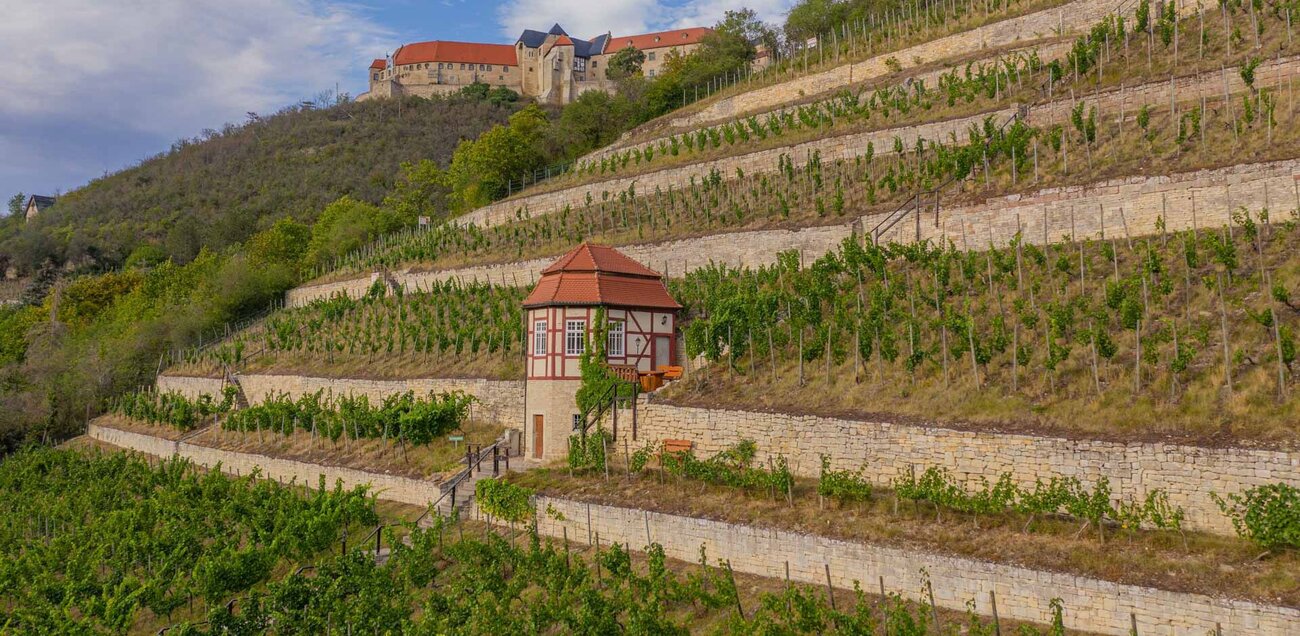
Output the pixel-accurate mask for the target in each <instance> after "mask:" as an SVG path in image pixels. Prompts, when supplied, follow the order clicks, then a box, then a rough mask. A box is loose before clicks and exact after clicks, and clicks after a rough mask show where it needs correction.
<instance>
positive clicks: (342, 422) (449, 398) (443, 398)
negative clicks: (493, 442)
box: [221, 391, 476, 446]
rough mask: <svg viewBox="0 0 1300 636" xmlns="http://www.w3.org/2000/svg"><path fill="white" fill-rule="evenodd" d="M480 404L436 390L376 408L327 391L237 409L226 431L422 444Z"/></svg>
mask: <svg viewBox="0 0 1300 636" xmlns="http://www.w3.org/2000/svg"><path fill="white" fill-rule="evenodd" d="M475 401H476V398H475V397H474V396H472V395H468V394H466V393H463V392H461V391H449V392H446V393H433V392H430V393H429V395H428V396H426V397H423V398H417V397H415V392H414V391H407V392H406V393H400V394H392V395H388V396H387V397H385V398H384V399H383V401H382V402H380V403H379V404H375V405H372V404H371V403H370V398H369V397H367V396H365V395H343V396H340V397H335V398H328V397H324V395H323V391H317V392H316V393H305V394H303V395H302V396H300V397H299V398H298V399H297V400H293V399H290V398H289V396H288V395H287V394H282V393H277V394H274V395H271V396H268V397H267V398H266V399H265V400H264V401H263V402H262V403H260V404H255V405H253V406H250V407H248V408H246V409H241V410H238V411H234V412H233V413H231V414H230V415H229V416H228V417H227V418H226V419H225V421H223V422H222V423H221V428H223V429H225V430H230V431H245V432H247V431H262V430H268V431H273V432H277V433H280V434H282V435H289V434H292V433H293V432H295V431H302V432H306V433H311V434H313V435H319V436H321V437H324V438H328V439H330V440H333V441H336V442H337V441H338V440H339V439H340V438H344V437H346V438H348V439H367V438H370V439H373V438H382V439H384V440H387V439H390V438H391V439H397V440H400V441H405V442H409V443H411V444H415V445H417V446H421V445H424V444H428V443H430V442H433V441H435V440H437V439H439V438H441V437H443V436H444V435H447V434H448V433H451V432H452V431H455V430H457V429H459V428H460V427H461V425H462V424H464V422H465V418H466V416H467V415H468V414H469V406H470V404H472V403H474V402H475Z"/></svg>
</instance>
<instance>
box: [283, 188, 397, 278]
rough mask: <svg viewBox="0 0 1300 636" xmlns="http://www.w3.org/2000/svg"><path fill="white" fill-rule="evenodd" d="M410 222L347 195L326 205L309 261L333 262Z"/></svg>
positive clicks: (314, 228) (313, 232) (314, 229)
mask: <svg viewBox="0 0 1300 636" xmlns="http://www.w3.org/2000/svg"><path fill="white" fill-rule="evenodd" d="M407 222H408V219H405V218H403V217H402V216H400V215H399V213H398V212H395V211H393V210H391V209H388V208H381V207H378V206H375V205H372V204H369V203H366V202H364V201H358V200H356V199H353V198H352V197H350V196H344V197H342V198H340V199H338V200H337V201H334V202H333V203H330V204H329V205H327V206H325V209H324V210H321V213H320V217H319V218H318V219H317V220H316V223H315V224H314V225H312V228H311V240H310V241H309V242H308V243H307V253H306V257H305V258H306V264H308V265H324V264H326V263H329V262H330V261H331V260H332V259H334V258H337V257H339V256H341V255H343V254H347V253H348V252H351V251H352V250H355V249H357V248H358V247H361V246H362V245H365V244H366V243H368V242H369V241H371V240H373V239H374V238H376V237H378V236H380V235H383V234H387V233H389V232H393V231H396V230H397V229H399V228H401V227H402V226H403V225H405V224H407Z"/></svg>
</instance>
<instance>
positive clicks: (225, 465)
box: [86, 423, 441, 506]
mask: <svg viewBox="0 0 1300 636" xmlns="http://www.w3.org/2000/svg"><path fill="white" fill-rule="evenodd" d="M86 435H87V436H89V437H91V438H92V439H96V440H99V441H101V442H105V443H107V444H112V445H113V446H118V447H121V448H127V449H131V450H136V451H140V452H142V453H147V454H149V455H154V456H156V457H164V458H167V457H184V458H185V459H189V460H191V461H193V462H194V463H196V464H198V465H200V466H205V467H208V468H213V467H215V466H216V465H217V464H221V471H222V472H224V473H227V474H231V475H247V474H248V473H249V472H251V471H253V470H255V469H260V470H261V471H262V475H264V476H266V477H267V478H269V479H275V480H277V481H284V482H286V483H287V482H289V481H292V480H297V483H299V484H306V485H309V486H316V485H317V484H318V483H319V481H320V478H321V477H322V476H324V477H325V484H326V486H328V487H333V486H334V484H335V483H336V482H339V481H341V482H342V483H343V487H344V488H353V487H355V486H369V487H370V491H371V492H372V493H376V494H378V495H379V497H381V498H383V499H388V500H391V501H398V502H401V503H405V504H411V505H414V506H427V505H429V503H431V502H433V501H435V500H436V499H437V498H438V497H439V496H440V495H441V493H440V492H439V490H438V484H437V482H434V481H425V480H421V479H411V478H409V477H399V476H396V475H382V474H379V473H370V472H366V471H362V470H355V469H352V468H344V467H341V466H324V465H320V464H309V463H306V462H299V461H294V460H291V459H280V458H278V457H267V456H266V455H257V454H254V453H240V452H235V451H227V450H220V449H216V448H209V447H207V446H199V445H196V444H190V443H187V442H173V441H170V440H165V439H162V438H160V437H154V436H152V435H145V434H142V433H132V432H130V431H123V430H120V429H116V428H110V427H107V426H100V425H98V424H94V423H92V424H90V425H89V426H87V427H86Z"/></svg>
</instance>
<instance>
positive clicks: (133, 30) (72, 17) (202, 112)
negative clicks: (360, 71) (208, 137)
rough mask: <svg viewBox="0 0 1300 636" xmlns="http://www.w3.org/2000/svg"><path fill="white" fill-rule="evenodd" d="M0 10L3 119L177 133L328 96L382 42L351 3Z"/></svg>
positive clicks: (202, 2) (71, 4)
mask: <svg viewBox="0 0 1300 636" xmlns="http://www.w3.org/2000/svg"><path fill="white" fill-rule="evenodd" d="M3 13H4V15H5V20H4V21H0V50H4V51H6V52H7V56H6V57H7V58H8V59H7V60H6V62H5V64H4V65H0V86H4V87H5V90H4V91H3V92H0V116H2V117H5V118H11V117H23V118H27V117H34V118H41V119H50V118H55V117H61V118H70V119H73V120H83V121H85V120H93V121H96V122H98V123H100V124H107V125H113V126H121V127H127V128H133V129H136V130H139V131H141V132H153V133H164V134H178V135H179V134H186V133H192V132H194V131H195V130H197V129H198V128H201V127H204V126H212V127H217V126H218V125H219V124H220V123H222V122H224V121H228V120H231V119H240V118H241V117H242V114H243V113H244V112H245V111H249V110H271V109H275V108H277V107H279V106H283V105H285V104H287V103H292V102H294V101H297V100H298V99H301V98H303V97H307V96H310V95H312V94H314V93H316V92H317V91H319V90H322V89H325V88H331V89H332V88H333V87H334V83H335V82H336V81H337V80H338V79H339V78H341V77H343V78H347V77H350V76H356V75H357V73H356V69H357V68H360V66H358V63H359V62H360V59H359V52H360V51H362V50H367V49H371V50H373V49H374V48H376V46H379V45H382V44H385V43H387V40H389V39H390V37H389V34H388V33H387V32H385V31H384V30H382V29H380V28H378V27H376V26H374V25H373V23H371V22H370V21H369V20H367V19H366V18H365V17H364V16H362V15H360V14H359V12H358V11H357V10H356V9H355V8H353V7H351V6H349V5H342V4H328V3H323V2H309V1H307V0H171V1H166V2H103V1H102V0H43V1H41V2H22V3H20V4H18V5H17V6H13V7H5V8H4V10H3ZM377 43H378V44H377Z"/></svg>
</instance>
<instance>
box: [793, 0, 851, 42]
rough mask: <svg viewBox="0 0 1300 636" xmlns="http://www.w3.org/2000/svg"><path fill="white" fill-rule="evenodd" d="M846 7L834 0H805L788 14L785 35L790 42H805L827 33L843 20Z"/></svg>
mask: <svg viewBox="0 0 1300 636" xmlns="http://www.w3.org/2000/svg"><path fill="white" fill-rule="evenodd" d="M846 8H847V6H846V5H845V4H843V3H839V2H835V1H834V0H804V1H803V2H800V3H799V4H798V5H796V6H795V7H794V8H792V9H790V13H788V14H786V18H785V37H786V39H788V40H789V41H790V42H804V41H806V40H808V39H809V38H815V37H817V36H819V35H822V34H825V33H826V32H828V31H830V30H831V28H832V27H833V26H835V25H836V24H839V23H840V22H841V21H842V20H843V18H844V16H843V12H844V10H845V9H846Z"/></svg>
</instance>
